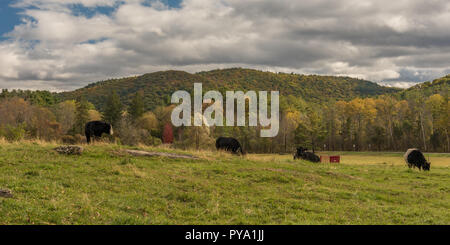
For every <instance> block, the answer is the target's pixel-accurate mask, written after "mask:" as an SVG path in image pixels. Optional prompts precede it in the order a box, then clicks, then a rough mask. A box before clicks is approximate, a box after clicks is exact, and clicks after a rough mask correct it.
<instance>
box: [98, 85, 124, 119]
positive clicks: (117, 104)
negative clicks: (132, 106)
mask: <svg viewBox="0 0 450 245" xmlns="http://www.w3.org/2000/svg"><path fill="white" fill-rule="evenodd" d="M122 110H123V105H122V102H121V101H120V97H119V95H118V94H117V92H116V91H114V92H112V93H111V94H110V96H108V98H107V100H106V108H105V112H104V113H103V120H104V121H105V122H107V123H111V124H112V125H113V126H117V125H118V123H119V122H120V119H121V118H122Z"/></svg>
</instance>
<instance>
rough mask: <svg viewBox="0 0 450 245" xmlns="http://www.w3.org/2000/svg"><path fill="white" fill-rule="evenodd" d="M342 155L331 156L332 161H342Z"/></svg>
mask: <svg viewBox="0 0 450 245" xmlns="http://www.w3.org/2000/svg"><path fill="white" fill-rule="evenodd" d="M340 162H341V156H330V163H340Z"/></svg>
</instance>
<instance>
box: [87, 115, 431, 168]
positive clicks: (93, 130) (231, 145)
mask: <svg viewBox="0 0 450 245" xmlns="http://www.w3.org/2000/svg"><path fill="white" fill-rule="evenodd" d="M85 134H86V140H87V143H88V144H90V143H91V139H94V138H95V137H101V136H102V134H109V135H113V128H112V126H111V124H109V123H105V122H101V121H92V122H88V123H87V124H86V126H85ZM216 149H217V150H224V151H228V152H231V153H233V154H239V153H240V154H242V155H245V153H244V151H243V149H242V146H241V144H240V143H239V141H238V140H237V139H235V138H230V137H219V138H218V139H217V140H216ZM404 158H405V162H406V164H407V165H408V167H409V168H416V167H417V168H418V169H419V170H424V171H429V170H430V162H429V161H427V160H426V159H425V157H424V155H423V154H422V152H420V150H418V149H416V148H412V149H408V150H407V151H406V153H405V155H404ZM295 159H303V160H307V161H310V162H320V157H319V156H317V155H316V154H315V153H314V152H310V151H308V149H306V148H303V147H298V148H297V151H296V152H295V154H294V160H295Z"/></svg>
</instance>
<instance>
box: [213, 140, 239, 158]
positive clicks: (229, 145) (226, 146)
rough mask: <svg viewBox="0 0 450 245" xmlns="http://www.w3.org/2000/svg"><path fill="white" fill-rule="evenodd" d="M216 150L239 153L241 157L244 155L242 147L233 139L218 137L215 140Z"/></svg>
mask: <svg viewBox="0 0 450 245" xmlns="http://www.w3.org/2000/svg"><path fill="white" fill-rule="evenodd" d="M216 148H217V150H225V151H230V152H232V153H234V154H238V153H239V152H241V154H242V155H244V154H245V153H244V152H243V151H242V146H241V144H240V143H239V141H238V140H237V139H235V138H227V137H219V138H218V139H217V140H216Z"/></svg>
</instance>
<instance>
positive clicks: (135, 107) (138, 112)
mask: <svg viewBox="0 0 450 245" xmlns="http://www.w3.org/2000/svg"><path fill="white" fill-rule="evenodd" d="M143 97H144V93H143V92H142V91H139V92H137V93H136V94H135V96H134V98H133V99H132V100H131V105H130V107H129V108H128V114H129V115H130V118H131V121H132V122H133V123H135V122H137V120H138V119H139V118H140V117H142V115H143V114H144V98H143Z"/></svg>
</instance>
